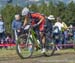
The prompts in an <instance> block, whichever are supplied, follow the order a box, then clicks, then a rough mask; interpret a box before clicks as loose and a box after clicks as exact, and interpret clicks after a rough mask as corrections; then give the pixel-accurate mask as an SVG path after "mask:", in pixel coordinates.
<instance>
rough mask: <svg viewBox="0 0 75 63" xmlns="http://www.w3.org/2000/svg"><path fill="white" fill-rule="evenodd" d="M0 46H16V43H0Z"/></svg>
mask: <svg viewBox="0 0 75 63" xmlns="http://www.w3.org/2000/svg"><path fill="white" fill-rule="evenodd" d="M0 46H16V44H0Z"/></svg>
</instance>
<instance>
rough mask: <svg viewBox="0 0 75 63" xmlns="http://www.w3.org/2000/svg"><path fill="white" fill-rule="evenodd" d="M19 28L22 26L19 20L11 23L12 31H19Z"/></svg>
mask: <svg viewBox="0 0 75 63" xmlns="http://www.w3.org/2000/svg"><path fill="white" fill-rule="evenodd" d="M21 26H22V21H21V20H18V21H17V20H13V22H12V29H13V30H18V29H20V28H21Z"/></svg>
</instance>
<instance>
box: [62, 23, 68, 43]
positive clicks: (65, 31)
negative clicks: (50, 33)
mask: <svg viewBox="0 0 75 63" xmlns="http://www.w3.org/2000/svg"><path fill="white" fill-rule="evenodd" d="M62 25H63V27H62V34H63V44H67V39H68V31H67V29H68V26H67V24H66V23H65V22H62Z"/></svg>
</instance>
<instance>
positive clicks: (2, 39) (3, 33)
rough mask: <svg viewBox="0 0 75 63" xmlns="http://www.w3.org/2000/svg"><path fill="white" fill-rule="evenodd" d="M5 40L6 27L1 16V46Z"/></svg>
mask: <svg viewBox="0 0 75 63" xmlns="http://www.w3.org/2000/svg"><path fill="white" fill-rule="evenodd" d="M4 39H5V26H4V21H3V19H2V15H0V44H3V42H4Z"/></svg>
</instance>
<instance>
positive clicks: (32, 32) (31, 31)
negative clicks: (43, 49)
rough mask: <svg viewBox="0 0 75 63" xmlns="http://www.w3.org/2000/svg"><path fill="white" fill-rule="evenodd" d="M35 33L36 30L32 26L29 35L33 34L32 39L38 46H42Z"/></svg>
mask: <svg viewBox="0 0 75 63" xmlns="http://www.w3.org/2000/svg"><path fill="white" fill-rule="evenodd" d="M35 34H36V33H35V31H34V30H33V29H32V28H30V29H29V35H30V36H31V37H30V40H32V41H33V44H36V45H37V47H40V46H39V44H38V42H37V38H36V37H35Z"/></svg>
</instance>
